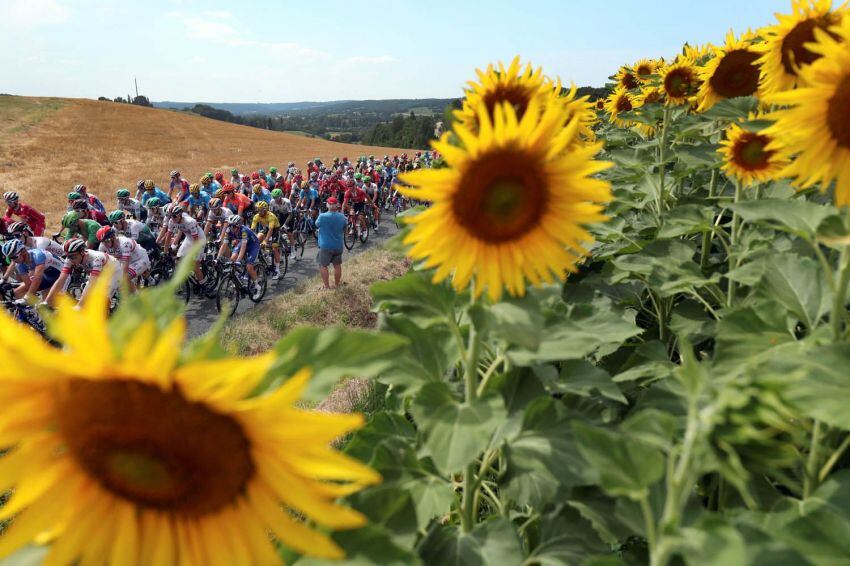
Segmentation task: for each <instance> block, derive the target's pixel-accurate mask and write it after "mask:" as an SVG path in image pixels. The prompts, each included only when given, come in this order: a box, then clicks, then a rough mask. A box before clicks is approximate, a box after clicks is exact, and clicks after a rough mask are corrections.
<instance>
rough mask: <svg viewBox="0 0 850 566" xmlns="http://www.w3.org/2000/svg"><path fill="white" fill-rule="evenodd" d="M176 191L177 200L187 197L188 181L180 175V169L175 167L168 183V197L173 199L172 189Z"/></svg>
mask: <svg viewBox="0 0 850 566" xmlns="http://www.w3.org/2000/svg"><path fill="white" fill-rule="evenodd" d="M175 190H176V191H177V202H180V201H183V200H186V199H187V198H189V181H187V180H186V179H184V178H182V177H181V176H180V171H178V170H177V169H175V170H174V171H172V172H171V183H170V184H169V185H168V198H169V199H171V200H174V191H175Z"/></svg>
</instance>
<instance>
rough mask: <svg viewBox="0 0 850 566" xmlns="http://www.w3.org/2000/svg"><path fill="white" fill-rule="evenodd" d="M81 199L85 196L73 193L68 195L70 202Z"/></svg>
mask: <svg viewBox="0 0 850 566" xmlns="http://www.w3.org/2000/svg"><path fill="white" fill-rule="evenodd" d="M81 198H83V195H81V194H80V193H75V192H73V191H72V192H70V193H68V200H80V199H81Z"/></svg>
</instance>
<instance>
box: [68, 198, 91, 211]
mask: <svg viewBox="0 0 850 566" xmlns="http://www.w3.org/2000/svg"><path fill="white" fill-rule="evenodd" d="M71 208H73V209H74V210H88V209H89V203H87V202H86V201H84V200H75V201H74V204H72V205H71Z"/></svg>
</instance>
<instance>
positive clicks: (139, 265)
mask: <svg viewBox="0 0 850 566" xmlns="http://www.w3.org/2000/svg"><path fill="white" fill-rule="evenodd" d="M150 268H151V260H150V259H148V258H147V257H145V258H143V259H139V260H137V261H131V262H130V263H129V264H128V265H127V275H129V276H130V279H133V278H135V277H136V276H138V275H141V274H142V273H145V272H146V271H148V270H149V269H150Z"/></svg>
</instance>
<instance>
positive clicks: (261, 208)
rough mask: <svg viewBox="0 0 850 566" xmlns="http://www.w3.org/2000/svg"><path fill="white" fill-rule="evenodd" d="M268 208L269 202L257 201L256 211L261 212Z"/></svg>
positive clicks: (266, 210)
mask: <svg viewBox="0 0 850 566" xmlns="http://www.w3.org/2000/svg"><path fill="white" fill-rule="evenodd" d="M268 210H269V203H267V202H266V201H264V200H261V201H260V202H258V203H257V212H260V213H263V212H268Z"/></svg>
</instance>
